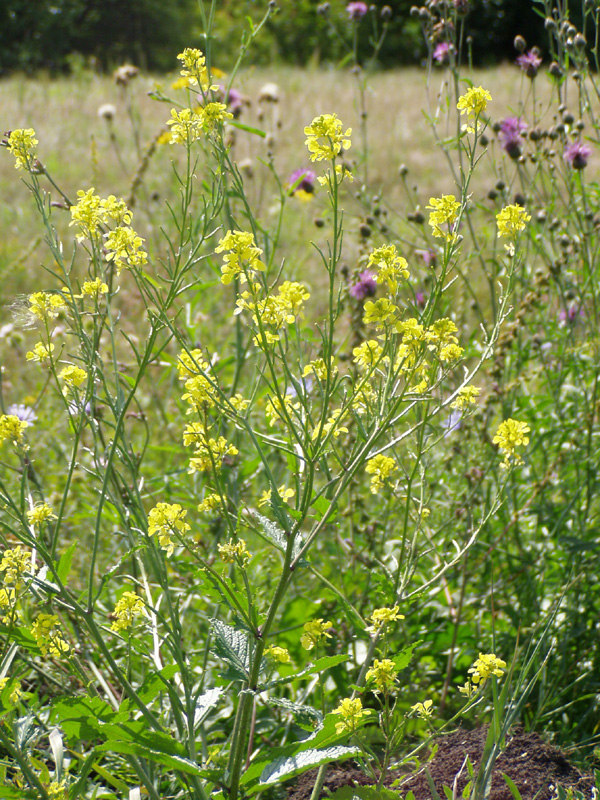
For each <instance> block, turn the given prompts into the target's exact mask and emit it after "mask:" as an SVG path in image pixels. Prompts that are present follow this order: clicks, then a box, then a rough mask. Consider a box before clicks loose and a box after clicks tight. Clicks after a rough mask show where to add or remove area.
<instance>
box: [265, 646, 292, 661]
mask: <svg viewBox="0 0 600 800" xmlns="http://www.w3.org/2000/svg"><path fill="white" fill-rule="evenodd" d="M265 656H268V657H269V658H272V659H273V661H277V662H278V663H279V664H289V663H290V662H291V660H292V658H291V656H290V652H289V650H286V648H285V647H278V646H277V645H276V644H272V645H271V646H270V647H267V648H266V650H265Z"/></svg>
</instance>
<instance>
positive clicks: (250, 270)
mask: <svg viewBox="0 0 600 800" xmlns="http://www.w3.org/2000/svg"><path fill="white" fill-rule="evenodd" d="M215 253H227V255H225V256H223V262H224V263H223V266H222V267H221V283H223V284H228V283H231V282H232V281H233V279H234V278H239V279H240V282H241V283H245V282H246V281H247V280H254V279H255V277H256V272H257V271H258V272H263V271H264V270H265V269H266V267H265V265H264V264H263V262H262V261H261V260H260V256H261V255H262V250H261V249H260V247H257V246H256V243H255V241H254V234H253V233H248V232H246V231H227V233H226V234H225V236H224V237H223V238H222V239H221V240H220V241H219V245H218V247H216V248H215Z"/></svg>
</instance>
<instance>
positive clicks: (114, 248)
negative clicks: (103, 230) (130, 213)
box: [104, 226, 148, 275]
mask: <svg viewBox="0 0 600 800" xmlns="http://www.w3.org/2000/svg"><path fill="white" fill-rule="evenodd" d="M143 242H144V240H143V239H142V237H141V236H138V235H137V233H136V232H135V231H134V230H133V228H129V227H127V226H123V227H120V228H115V229H114V230H113V231H109V232H108V233H107V234H106V242H105V243H104V247H105V248H106V250H107V254H106V260H107V261H112V262H113V264H114V265H115V267H116V268H117V275H119V274H120V273H121V270H122V269H124V268H125V267H141V266H143V265H144V264H147V263H148V253H146V251H145V250H142V249H141V248H142V244H143Z"/></svg>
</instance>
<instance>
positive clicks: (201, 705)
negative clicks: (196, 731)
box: [194, 688, 224, 728]
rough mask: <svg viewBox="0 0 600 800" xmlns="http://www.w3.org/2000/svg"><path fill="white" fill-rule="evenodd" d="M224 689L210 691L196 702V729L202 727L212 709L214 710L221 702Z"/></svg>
mask: <svg viewBox="0 0 600 800" xmlns="http://www.w3.org/2000/svg"><path fill="white" fill-rule="evenodd" d="M223 691H224V690H223V689H219V688H215V689H209V690H208V691H207V692H204V694H201V695H200V697H198V698H197V700H196V708H195V710H194V728H195V727H196V726H197V725H200V723H201V722H202V720H203V719H204V718H205V717H206V715H207V714H208V712H209V711H210V710H211V708H214V707H215V706H216V705H217V703H218V702H219V700H220V698H221V695H222V694H223Z"/></svg>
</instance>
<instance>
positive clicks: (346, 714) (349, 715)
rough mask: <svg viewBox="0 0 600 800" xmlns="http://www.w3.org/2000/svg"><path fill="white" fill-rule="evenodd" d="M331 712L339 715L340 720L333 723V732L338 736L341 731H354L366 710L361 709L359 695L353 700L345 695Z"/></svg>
mask: <svg viewBox="0 0 600 800" xmlns="http://www.w3.org/2000/svg"><path fill="white" fill-rule="evenodd" d="M331 713H332V714H339V715H340V717H341V719H340V721H339V722H336V723H335V732H336V733H337V734H338V736H339V735H340V734H342V733H354V732H355V731H356V730H357V728H358V727H359V724H360V720H361V719H362V718H363V717H364V716H365V715H366V713H367V712H366V711H365V710H364V709H363V706H362V701H361V699H360V697H356V698H355V699H354V700H352V699H351V698H349V697H347V698H345V699H344V700H342V702H341V703H340V704H339V706H338V707H337V708H335V709H334V710H333V711H332V712H331Z"/></svg>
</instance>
